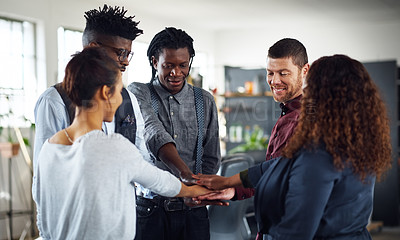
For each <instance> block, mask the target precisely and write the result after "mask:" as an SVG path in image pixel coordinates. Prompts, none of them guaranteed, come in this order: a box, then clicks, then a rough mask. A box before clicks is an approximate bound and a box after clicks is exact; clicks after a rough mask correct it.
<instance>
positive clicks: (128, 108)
mask: <svg viewBox="0 0 400 240" xmlns="http://www.w3.org/2000/svg"><path fill="white" fill-rule="evenodd" d="M126 12H127V11H126V10H124V8H123V7H122V9H121V8H119V7H114V8H113V7H109V6H107V5H104V7H103V8H102V9H101V8H99V9H98V10H97V9H94V10H90V11H87V12H85V18H86V27H85V30H84V32H83V36H82V43H83V47H84V48H86V47H96V46H97V47H103V48H104V49H105V51H106V53H107V54H108V55H109V57H111V58H112V59H114V60H115V61H116V63H117V64H118V67H119V69H120V70H121V72H124V71H125V69H126V67H127V66H128V65H129V61H130V59H131V57H132V54H133V53H132V52H131V47H132V41H133V40H135V38H136V37H137V36H139V35H140V34H142V33H143V31H142V30H141V29H138V28H137V25H138V23H139V22H135V21H133V20H132V19H133V17H132V16H131V17H127V16H125V14H126ZM122 96H123V103H122V104H121V106H120V107H119V108H118V110H117V112H116V115H115V118H114V121H113V122H112V123H107V124H106V123H104V124H103V130H104V131H105V132H106V133H112V132H119V133H122V134H123V135H124V136H125V137H127V138H128V139H129V140H130V141H131V142H132V143H134V144H135V145H136V146H137V147H138V149H139V151H140V153H141V154H142V155H143V157H144V158H145V159H146V158H150V156H149V154H148V151H147V148H146V145H145V142H144V139H143V131H144V120H143V117H142V115H141V112H140V109H139V105H138V102H137V100H136V98H135V96H134V95H133V94H132V93H129V91H127V90H126V89H123V91H122ZM74 117H75V107H74V106H72V105H71V101H70V100H69V98H68V97H67V95H66V93H65V91H64V90H63V89H62V88H61V85H60V84H56V85H54V86H52V87H50V88H49V89H47V90H46V91H45V92H44V93H43V94H42V95H41V96H40V97H39V99H38V101H37V103H36V106H35V121H36V135H35V149H34V158H33V163H34V164H33V165H34V169H35V168H36V165H37V164H36V161H37V158H38V156H39V152H40V149H41V148H42V145H43V143H44V141H46V140H47V139H48V138H50V137H51V136H53V135H54V134H55V133H57V132H58V131H60V130H62V129H64V128H66V127H68V126H69V125H70V124H71V123H72V121H73V119H74ZM72 140H75V139H72ZM34 177H35V176H34Z"/></svg>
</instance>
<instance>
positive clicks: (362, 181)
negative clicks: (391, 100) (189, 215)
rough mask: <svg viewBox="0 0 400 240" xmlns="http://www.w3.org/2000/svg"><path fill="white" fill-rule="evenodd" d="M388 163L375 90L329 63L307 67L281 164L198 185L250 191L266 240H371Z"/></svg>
mask: <svg viewBox="0 0 400 240" xmlns="http://www.w3.org/2000/svg"><path fill="white" fill-rule="evenodd" d="M390 161H391V143H390V133H389V123H388V117H387V113H386V108H385V105H384V102H383V101H382V99H381V97H380V96H379V92H378V89H377V87H376V85H375V84H374V83H373V81H372V79H371V77H370V76H369V74H368V72H367V70H366V69H365V68H364V66H363V65H362V64H361V63H360V62H358V61H356V60H354V59H351V58H349V57H347V56H344V55H334V56H329V57H322V58H320V59H318V60H317V61H315V62H314V63H313V64H312V66H311V67H310V70H309V72H308V75H307V77H306V87H305V88H304V94H303V98H302V108H301V113H300V118H299V122H298V126H297V128H296V130H295V133H294V135H293V136H292V138H291V139H290V141H289V143H288V144H287V146H286V147H285V148H284V150H283V158H277V159H275V160H271V161H268V162H265V163H263V164H262V165H258V166H255V167H253V168H250V169H249V170H248V171H247V170H246V171H243V172H241V173H240V174H237V175H235V176H233V177H230V178H221V177H215V176H214V177H211V178H209V177H203V176H199V177H198V178H200V180H199V181H198V182H199V183H202V184H204V185H206V186H208V187H210V188H214V189H222V188H226V187H231V186H232V185H241V184H242V185H244V186H245V187H253V186H255V187H256V195H255V199H254V201H255V212H256V218H257V222H258V227H259V231H260V232H261V233H263V234H264V235H263V238H264V239H274V240H275V239H290V240H295V239H299V240H300V239H301V240H307V239H310V240H311V239H346V240H347V239H371V236H370V234H369V232H368V231H367V229H366V226H367V224H368V219H369V217H370V215H371V212H372V201H373V188H374V184H375V180H376V179H378V180H379V179H380V178H381V176H382V174H383V173H384V171H385V170H387V169H388V168H389V167H390Z"/></svg>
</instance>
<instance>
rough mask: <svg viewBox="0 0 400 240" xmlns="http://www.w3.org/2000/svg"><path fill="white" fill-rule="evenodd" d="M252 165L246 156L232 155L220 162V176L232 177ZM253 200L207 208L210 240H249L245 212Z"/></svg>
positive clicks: (249, 235)
mask: <svg viewBox="0 0 400 240" xmlns="http://www.w3.org/2000/svg"><path fill="white" fill-rule="evenodd" d="M253 165H254V160H253V158H252V157H250V156H248V155H246V154H242V153H241V154H232V155H228V156H226V157H224V158H223V159H222V161H221V168H220V174H221V176H226V177H229V176H232V175H235V174H237V173H239V172H240V171H242V170H245V169H247V168H249V167H251V166H253ZM249 204H253V199H246V200H241V201H230V202H229V206H226V207H224V206H212V205H211V206H209V209H208V213H209V219H210V235H211V240H249V239H250V237H251V231H250V227H249V225H248V223H247V219H246V210H247V209H248V206H249Z"/></svg>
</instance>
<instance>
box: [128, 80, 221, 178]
mask: <svg viewBox="0 0 400 240" xmlns="http://www.w3.org/2000/svg"><path fill="white" fill-rule="evenodd" d="M153 86H154V89H155V91H156V94H157V95H158V97H159V101H158V106H159V107H158V115H157V116H156V115H155V113H154V110H153V108H152V105H151V95H150V90H149V88H148V86H147V85H146V84H143V83H136V82H135V83H132V84H130V85H129V86H128V89H129V90H130V91H132V92H133V93H134V94H135V96H136V97H137V99H138V102H139V105H140V109H141V111H142V115H143V118H144V120H145V125H146V126H145V140H146V144H147V146H148V148H149V150H150V152H151V153H152V154H153V155H154V156H157V153H158V151H159V149H160V148H161V147H162V146H163V145H165V144H167V143H174V144H175V146H176V148H177V150H178V153H179V155H180V157H181V158H182V160H183V161H184V162H185V163H186V164H187V166H188V167H189V169H191V170H192V171H193V172H194V169H195V159H196V142H197V131H198V128H197V117H196V108H195V99H194V92H193V86H192V85H190V84H187V83H185V85H184V86H183V88H182V90H181V91H180V92H178V93H176V94H174V95H171V93H170V92H168V91H167V90H166V89H165V88H164V87H162V86H161V84H160V82H159V81H158V79H156V80H154V81H153ZM203 98H204V119H205V129H204V130H203V131H204V140H203V158H202V159H203V165H202V173H204V174H215V173H216V172H217V171H218V168H219V165H220V159H221V154H220V146H219V135H218V131H219V130H218V115H217V108H216V105H215V101H214V97H213V96H212V95H211V94H210V93H208V92H207V91H204V90H203ZM155 165H156V166H158V167H159V168H161V169H164V170H167V171H170V170H169V168H168V167H167V166H166V165H165V164H164V163H163V162H161V161H156V162H155Z"/></svg>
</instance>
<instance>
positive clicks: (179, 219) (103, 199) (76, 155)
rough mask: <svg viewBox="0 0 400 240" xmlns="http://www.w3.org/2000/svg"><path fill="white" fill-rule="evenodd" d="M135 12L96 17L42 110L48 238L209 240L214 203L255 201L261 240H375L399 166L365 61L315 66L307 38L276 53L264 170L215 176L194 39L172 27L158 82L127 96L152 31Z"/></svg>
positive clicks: (328, 59)
mask: <svg viewBox="0 0 400 240" xmlns="http://www.w3.org/2000/svg"><path fill="white" fill-rule="evenodd" d="M126 13H127V11H126V10H125V9H124V8H123V7H122V8H120V7H110V6H107V5H104V6H103V7H102V8H99V9H94V10H90V11H87V12H86V13H85V18H86V27H85V30H84V32H83V37H82V42H83V50H82V51H81V52H78V53H76V54H74V55H73V57H72V59H71V60H70V61H69V63H68V64H67V66H66V69H65V77H64V80H63V81H62V83H61V84H57V85H55V86H52V87H50V88H49V89H47V90H46V91H45V92H44V93H43V94H42V95H41V96H40V98H39V99H38V101H37V103H36V107H35V122H36V136H35V150H34V177H33V186H32V194H33V198H34V201H35V203H36V207H37V226H38V229H39V232H40V237H41V238H42V239H137V240H140V239H146V240H149V239H157V240H160V239H165V240H179V239H182V240H183V239H191V240H193V239H199V240H207V239H210V231H209V225H210V223H209V220H208V212H207V208H206V205H220V207H225V206H227V205H229V201H228V200H231V201H240V200H242V199H245V198H249V197H252V196H254V207H255V214H256V220H257V226H258V234H257V239H264V240H275V239H276V240H281V239H288V240H295V239H299V240H300V239H301V240H306V239H310V240H317V239H330V240H340V239H346V240H348V239H371V236H370V234H369V232H368V231H367V229H366V226H367V224H368V221H369V218H370V215H371V212H372V202H373V189H374V184H375V181H376V180H379V179H381V177H382V176H383V175H384V172H385V171H386V170H387V169H388V168H390V166H391V165H390V162H391V143H390V133H389V124H388V117H387V113H386V109H385V104H384V102H383V100H382V98H381V96H380V93H379V90H378V88H377V87H376V85H375V84H374V82H373V80H372V79H371V77H370V76H369V74H368V72H367V71H366V69H365V68H364V66H363V65H362V64H361V63H360V62H359V61H357V60H355V59H352V58H350V57H348V56H346V55H333V56H324V57H321V58H319V59H317V60H316V61H314V62H313V63H312V64H311V66H310V64H309V63H308V57H307V52H306V48H305V47H304V46H303V44H302V43H301V42H299V41H298V40H296V39H292V38H284V39H281V40H279V41H277V42H276V43H275V44H273V45H272V46H271V47H270V48H269V50H268V53H267V67H266V71H267V83H268V85H269V86H270V88H271V92H272V94H273V97H274V99H275V101H276V102H279V103H280V107H281V110H282V111H281V116H280V117H279V119H278V121H277V122H276V124H275V126H274V128H273V130H272V133H271V137H270V139H269V145H268V149H267V156H266V161H265V162H264V163H262V164H259V165H256V166H253V167H251V168H249V169H247V170H245V171H242V172H240V173H237V174H236V175H234V176H231V177H223V176H218V175H216V173H217V171H218V169H219V166H220V161H221V156H220V146H219V135H218V132H219V129H218V128H219V127H218V114H217V107H216V105H215V102H214V98H213V96H212V95H211V94H210V93H209V92H207V91H205V90H203V89H200V88H196V87H193V86H192V85H190V84H188V83H187V82H186V78H187V77H188V75H189V72H190V68H191V63H192V60H193V57H194V56H195V50H194V48H193V39H192V38H191V37H190V36H189V35H188V34H187V33H186V32H185V31H183V30H181V29H177V28H174V27H166V28H165V29H163V30H162V31H160V32H159V33H157V34H156V35H155V36H154V38H153V39H152V41H151V42H150V44H149V48H148V51H147V56H148V60H149V64H150V67H151V69H152V78H151V79H149V82H148V83H147V84H143V83H136V82H134V83H131V84H130V85H129V86H127V88H125V87H124V86H123V83H122V73H123V72H124V71H125V70H126V67H127V66H128V65H129V61H130V60H131V57H132V55H133V52H132V51H131V48H132V42H133V41H134V40H135V39H136V37H137V36H139V35H140V34H142V33H143V31H142V30H141V29H139V28H138V24H139V22H135V21H133V18H134V17H133V16H126ZM133 64H134V63H133ZM376 80H379V79H376Z"/></svg>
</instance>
